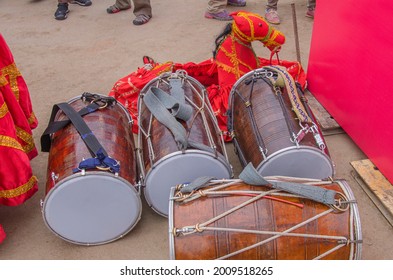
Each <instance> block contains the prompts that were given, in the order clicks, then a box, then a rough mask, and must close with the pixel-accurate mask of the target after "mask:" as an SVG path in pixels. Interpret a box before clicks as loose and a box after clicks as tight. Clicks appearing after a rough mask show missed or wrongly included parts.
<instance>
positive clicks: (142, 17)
mask: <svg viewBox="0 0 393 280" xmlns="http://www.w3.org/2000/svg"><path fill="white" fill-rule="evenodd" d="M150 19H151V16H148V15H143V14H142V15H137V16H136V18H135V19H134V20H133V21H132V23H133V24H135V25H142V24H145V23H147V22H148V21H149V20H150Z"/></svg>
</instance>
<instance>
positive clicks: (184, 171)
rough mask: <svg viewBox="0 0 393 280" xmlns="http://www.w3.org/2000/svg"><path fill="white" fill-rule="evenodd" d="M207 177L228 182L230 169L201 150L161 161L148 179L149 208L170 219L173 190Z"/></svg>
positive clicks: (230, 174) (148, 175)
mask: <svg viewBox="0 0 393 280" xmlns="http://www.w3.org/2000/svg"><path fill="white" fill-rule="evenodd" d="M204 176H211V177H214V178H216V179H228V178H231V176H232V171H231V167H230V166H229V164H228V163H226V161H225V160H223V159H222V158H215V157H214V156H213V155H212V154H209V153H207V152H203V151H200V150H187V151H186V152H185V153H181V152H176V153H173V154H170V155H169V156H167V157H164V158H162V159H160V160H159V161H158V162H157V163H156V165H155V166H154V168H152V169H151V170H150V171H149V172H148V173H147V175H146V181H145V191H144V195H145V198H146V201H147V202H148V204H149V205H150V206H151V207H152V208H153V210H155V211H156V212H157V213H158V214H161V215H163V216H165V217H167V216H168V208H169V193H170V189H171V187H174V186H176V185H178V184H183V183H190V182H191V181H193V180H195V179H197V178H199V177H204Z"/></svg>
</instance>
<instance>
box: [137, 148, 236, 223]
mask: <svg viewBox="0 0 393 280" xmlns="http://www.w3.org/2000/svg"><path fill="white" fill-rule="evenodd" d="M184 154H202V155H203V156H208V157H209V158H214V159H216V160H218V161H219V162H220V163H221V164H222V165H223V166H224V167H225V168H226V169H227V171H228V177H229V178H231V177H232V176H233V174H232V173H233V172H232V167H231V165H230V163H229V162H228V161H226V160H225V157H224V156H223V155H222V154H221V153H217V155H218V156H214V154H212V153H209V152H206V151H202V150H197V149H189V150H185V151H184V152H182V151H176V152H173V153H170V154H168V155H165V156H163V157H162V158H160V159H159V160H158V161H157V162H155V163H154V165H153V166H152V167H151V168H150V169H149V170H148V172H147V173H146V174H145V175H144V172H143V173H142V172H141V178H142V186H143V189H144V192H143V194H144V197H145V199H146V202H147V203H148V205H149V206H150V207H151V208H152V209H153V210H154V211H155V212H157V213H158V214H160V215H161V216H163V217H167V215H165V214H164V213H161V212H160V211H158V210H157V209H156V208H155V207H153V204H152V203H151V199H150V197H149V196H148V195H146V194H147V191H146V190H147V187H146V182H147V180H148V178H149V175H150V174H151V173H152V172H153V171H154V169H155V168H157V166H158V165H160V164H161V163H162V162H164V161H167V160H168V159H170V158H172V157H176V156H178V155H184ZM143 167H144V166H143Z"/></svg>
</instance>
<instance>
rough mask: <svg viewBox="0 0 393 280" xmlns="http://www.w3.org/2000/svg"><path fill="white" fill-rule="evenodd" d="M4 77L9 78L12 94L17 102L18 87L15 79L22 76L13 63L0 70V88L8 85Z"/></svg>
mask: <svg viewBox="0 0 393 280" xmlns="http://www.w3.org/2000/svg"><path fill="white" fill-rule="evenodd" d="M5 76H8V77H9V79H10V87H11V90H12V92H13V93H14V95H15V98H16V100H18V102H19V87H18V81H17V79H16V78H17V77H19V76H22V75H21V73H20V72H19V70H18V68H17V67H16V65H15V63H12V64H10V65H8V66H5V67H3V68H2V69H1V70H0V86H5V85H7V84H8V82H7V79H6V78H5Z"/></svg>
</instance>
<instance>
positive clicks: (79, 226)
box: [42, 95, 142, 245]
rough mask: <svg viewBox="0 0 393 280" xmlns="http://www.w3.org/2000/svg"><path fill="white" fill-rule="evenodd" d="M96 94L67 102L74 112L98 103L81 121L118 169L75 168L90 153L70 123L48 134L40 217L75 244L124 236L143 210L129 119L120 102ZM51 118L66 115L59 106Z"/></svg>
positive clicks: (59, 120)
mask: <svg viewBox="0 0 393 280" xmlns="http://www.w3.org/2000/svg"><path fill="white" fill-rule="evenodd" d="M101 98H104V99H105V97H104V96H100V95H95V96H94V99H93V100H86V99H85V98H81V97H76V98H74V99H72V100H70V101H69V102H68V104H69V105H70V106H71V107H72V108H73V109H74V110H75V111H80V110H81V109H83V108H85V107H86V106H87V105H89V104H90V102H100V105H101V104H102V108H100V109H98V110H96V111H94V112H90V113H88V114H86V115H84V117H83V120H84V122H85V123H86V124H87V126H88V127H89V128H90V130H91V131H92V133H93V134H94V135H95V137H96V138H97V140H98V141H99V143H100V144H101V145H102V147H103V148H104V149H105V151H106V152H107V154H108V155H109V156H110V157H111V158H113V159H115V160H116V161H117V162H118V164H119V165H120V171H119V172H117V173H113V172H109V171H108V170H106V169H105V170H104V169H102V168H100V167H97V168H92V169H82V170H78V166H79V163H80V162H82V161H83V160H85V159H89V158H92V155H91V153H90V152H89V150H88V148H87V146H86V145H85V143H84V142H83V140H82V138H81V136H80V135H79V133H78V131H77V129H76V128H75V127H74V125H73V124H72V123H69V124H67V125H66V126H65V127H63V128H62V129H60V130H59V131H57V132H55V133H53V134H52V135H51V146H50V151H49V157H48V171H47V184H46V196H45V199H44V200H43V202H42V214H43V218H44V221H45V223H46V225H47V226H48V228H49V229H50V230H51V231H52V232H53V233H55V234H56V235H58V236H59V237H60V238H62V239H64V240H66V241H68V242H71V243H75V244H80V245H99V244H105V243H108V242H111V241H114V240H117V239H118V238H121V237H123V236H124V235H125V234H127V233H128V232H129V231H131V229H132V228H133V227H134V226H135V225H136V224H137V222H138V221H139V219H140V217H141V211H142V203H141V199H140V194H139V190H138V188H137V181H136V179H137V178H138V175H137V165H136V160H135V144H134V138H133V135H132V132H131V129H132V120H131V118H130V116H129V114H128V112H127V110H126V109H125V108H124V107H123V106H122V105H121V104H119V103H116V102H114V103H113V104H107V103H105V104H104V103H102V102H103V101H101ZM54 120H55V122H61V121H65V120H68V118H67V117H66V115H65V114H64V113H63V112H62V111H61V110H60V111H58V112H57V114H56V116H55V118H54Z"/></svg>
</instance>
